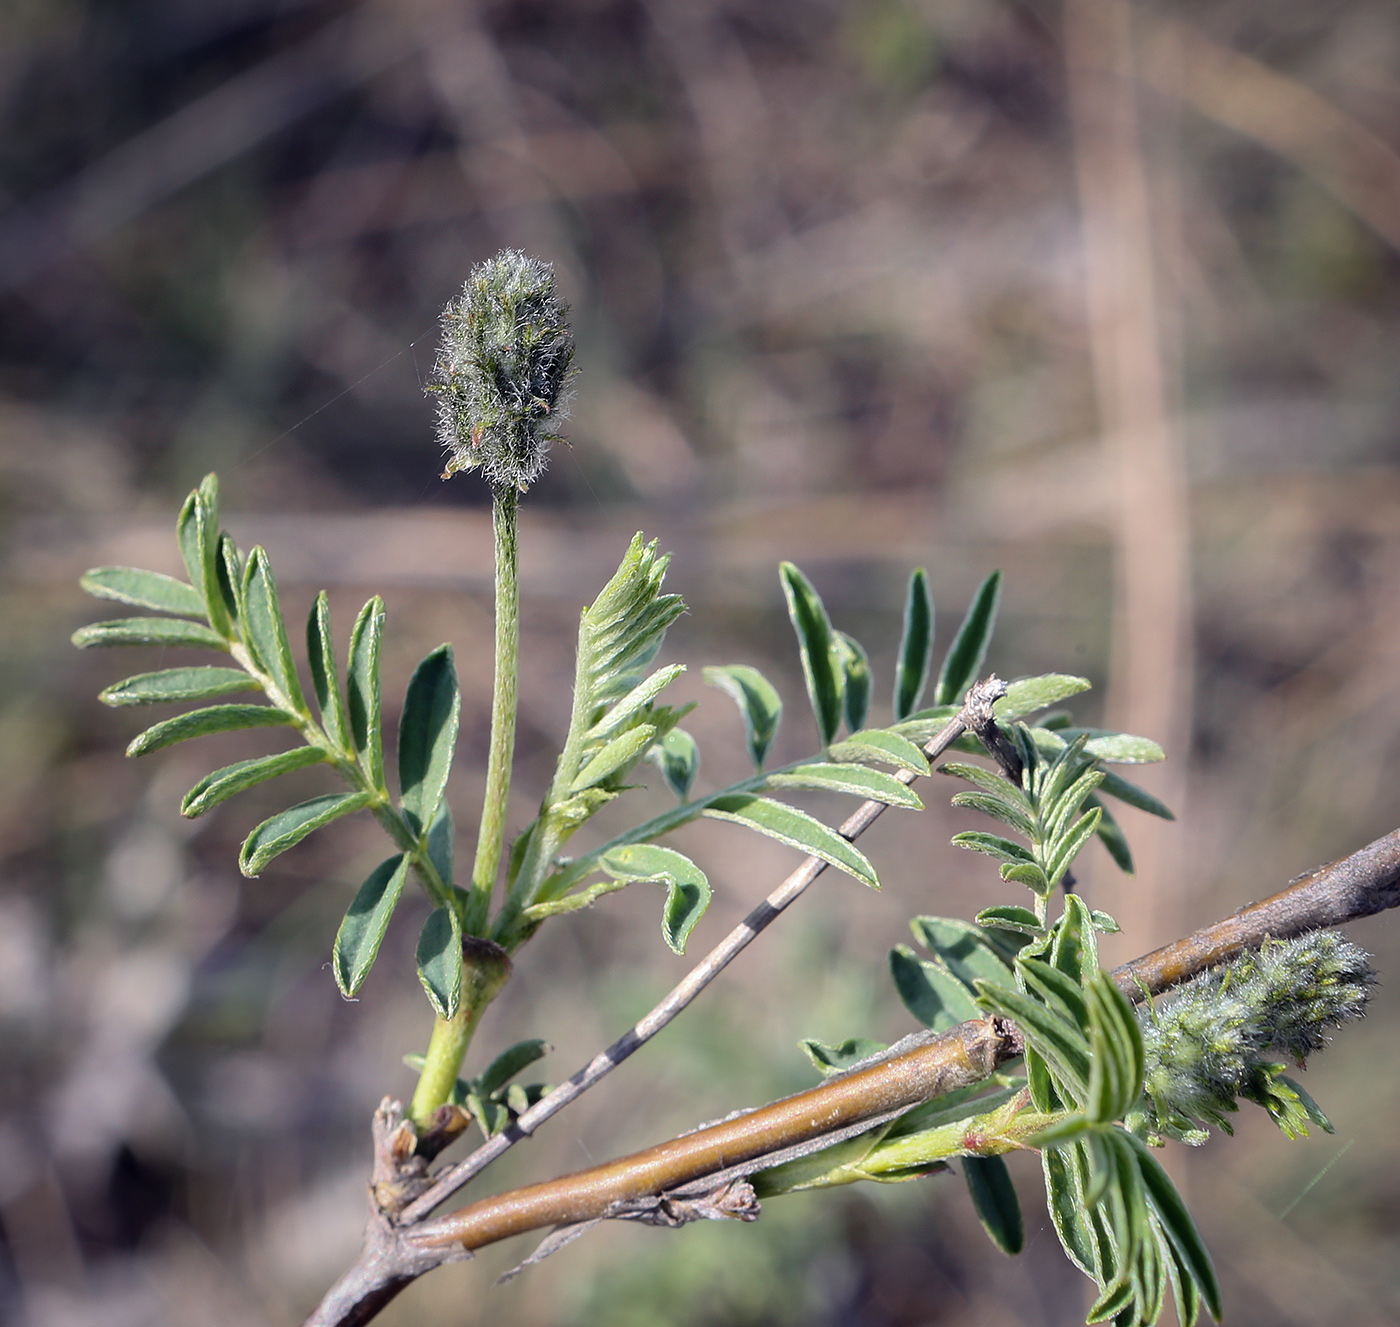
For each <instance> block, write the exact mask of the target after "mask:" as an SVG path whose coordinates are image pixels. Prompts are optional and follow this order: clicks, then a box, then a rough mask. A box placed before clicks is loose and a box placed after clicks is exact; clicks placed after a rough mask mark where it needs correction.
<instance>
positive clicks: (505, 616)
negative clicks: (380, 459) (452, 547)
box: [465, 484, 520, 935]
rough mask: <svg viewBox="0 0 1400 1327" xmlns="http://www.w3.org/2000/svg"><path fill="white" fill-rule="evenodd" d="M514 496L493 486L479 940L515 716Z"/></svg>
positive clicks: (476, 914)
mask: <svg viewBox="0 0 1400 1327" xmlns="http://www.w3.org/2000/svg"><path fill="white" fill-rule="evenodd" d="M519 508H520V495H519V493H518V492H517V491H516V489H515V487H514V485H509V484H507V485H498V486H497V487H496V489H495V493H494V499H493V503H492V509H491V515H492V524H493V526H494V528H495V532H496V660H495V678H494V682H493V690H492V695H491V749H490V753H489V755H488V757H487V762H486V796H485V798H484V800H483V802H482V806H481V825H480V827H479V829H478V830H477V836H476V859H475V861H473V863H472V883H471V898H470V901H469V902H468V904H467V915H466V925H465V929H466V931H467V932H468V934H471V935H480V934H482V933H484V931H485V929H486V920H487V916H488V914H489V912H490V908H491V894H492V891H493V890H494V889H495V885H496V873H497V871H498V870H499V869H500V865H501V845H502V843H503V842H504V841H505V826H506V802H507V800H508V798H509V796H510V774H511V762H512V759H513V757H514V754H515V711H516V692H517V680H518V674H519V655H520V565H519V564H520V556H519V540H518V513H519Z"/></svg>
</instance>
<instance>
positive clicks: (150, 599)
mask: <svg viewBox="0 0 1400 1327" xmlns="http://www.w3.org/2000/svg"><path fill="white" fill-rule="evenodd" d="M78 584H79V585H81V586H82V587H83V589H84V590H86V591H87V592H88V593H89V594H91V595H95V596H96V597H97V598H98V599H115V600H116V601H117V602H118V603H121V604H131V605H132V606H133V607H135V608H151V609H154V610H155V611H156V612H157V613H176V614H178V615H179V616H180V617H194V618H200V617H203V616H204V600H202V599H201V598H200V597H199V595H198V594H196V593H195V591H194V589H193V587H192V586H189V585H186V584H185V582H184V581H177V580H176V579H175V578H174V577H173V576H163V575H161V573H160V572H158V571H140V570H138V569H137V568H136V567H94V568H93V569H92V570H91V571H88V572H84V573H83V577H82V579H81V580H80V581H79V582H78Z"/></svg>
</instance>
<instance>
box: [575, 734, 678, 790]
mask: <svg viewBox="0 0 1400 1327" xmlns="http://www.w3.org/2000/svg"><path fill="white" fill-rule="evenodd" d="M655 736H656V728H655V726H654V725H653V724H649V723H644V724H640V725H639V726H638V727H636V728H629V729H628V730H627V731H626V732H625V733H621V734H619V735H618V736H617V737H614V738H613V739H612V741H610V742H607V743H605V744H604V745H603V747H602V749H601V750H599V751H598V752H597V753H596V754H594V755H593V756H592V757H591V758H590V759H589V761H588V763H587V764H585V765H584V767H583V768H582V769H581V770H579V772H578V774H577V775H575V777H574V781H573V782H572V783H571V784H570V785H569V789H568V791H569V794H570V796H572V795H573V794H575V793H579V792H582V791H583V790H584V789H586V788H592V787H594V786H595V785H597V784H600V783H602V782H603V780H604V779H608V778H611V777H612V776H613V775H615V774H620V773H623V772H625V771H626V770H627V769H628V768H629V767H630V766H631V765H632V764H634V763H635V762H636V761H638V760H640V759H641V758H642V756H643V755H645V754H646V749H647V748H648V747H649V746H650V745H651V742H652V738H654V737H655Z"/></svg>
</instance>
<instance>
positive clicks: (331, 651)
mask: <svg viewBox="0 0 1400 1327" xmlns="http://www.w3.org/2000/svg"><path fill="white" fill-rule="evenodd" d="M306 657H307V659H308V660H309V661H310V663H311V688H312V690H313V691H314V692H315V694H316V706H317V708H318V709H319V710H320V711H321V726H322V727H323V728H325V730H326V736H327V737H329V738H330V739H331V741H332V742H334V743H335V744H336V746H337V747H339V748H340V749H341V750H342V751H347V752H349V751H352V750H353V747H352V745H351V738H350V720H349V718H348V717H347V715H346V713H345V701H344V700H343V699H342V698H341V694H340V670H339V669H338V668H337V667H336V662H335V645H334V642H333V641H332V640H331V605H330V599H329V597H328V596H327V594H326V592H325V591H324V590H322V591H321V593H320V594H318V595H317V596H316V602H315V603H314V604H312V605H311V613H310V615H309V616H308V617H307V619H306Z"/></svg>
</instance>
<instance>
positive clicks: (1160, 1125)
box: [1128, 931, 1376, 1144]
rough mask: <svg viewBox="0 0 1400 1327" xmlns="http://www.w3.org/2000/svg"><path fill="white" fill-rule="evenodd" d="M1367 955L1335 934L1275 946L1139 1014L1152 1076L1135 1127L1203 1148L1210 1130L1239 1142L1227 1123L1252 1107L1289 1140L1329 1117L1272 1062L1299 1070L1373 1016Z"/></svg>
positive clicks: (1148, 1074) (1153, 1135)
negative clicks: (1328, 1036)
mask: <svg viewBox="0 0 1400 1327" xmlns="http://www.w3.org/2000/svg"><path fill="white" fill-rule="evenodd" d="M1375 980H1376V978H1375V974H1374V973H1373V972H1372V971H1371V968H1370V964H1369V961H1368V959H1367V955H1366V953H1365V952H1364V951H1363V950H1362V949H1360V948H1358V947H1357V946H1356V945H1354V944H1352V943H1351V942H1350V941H1348V940H1345V939H1343V938H1342V937H1341V936H1339V935H1337V934H1335V933H1334V932H1331V931H1315V932H1313V933H1312V934H1310V935H1304V936H1299V937H1298V938H1297V939H1294V940H1286V941H1269V942H1267V943H1266V944H1265V945H1264V947H1263V948H1262V949H1260V950H1259V951H1258V952H1257V953H1247V954H1241V955H1240V956H1239V957H1238V958H1236V959H1233V960H1232V961H1231V962H1229V963H1226V964H1223V965H1222V966H1220V967H1218V968H1215V969H1213V970H1211V971H1210V972H1207V973H1204V974H1202V975H1201V976H1199V977H1196V978H1195V979H1194V980H1192V981H1189V982H1186V983H1185V984H1184V985H1182V986H1181V987H1179V988H1178V989H1177V990H1176V991H1175V992H1173V993H1172V996H1171V998H1170V999H1168V1000H1164V1001H1162V1002H1160V1003H1158V1004H1157V1005H1156V1006H1155V1007H1153V1006H1150V1005H1149V1006H1147V1007H1144V1008H1143V1009H1141V1010H1140V1011H1139V1018H1140V1020H1141V1022H1142V1033H1143V1041H1144V1044H1145V1046H1144V1048H1145V1050H1146V1059H1147V1072H1146V1075H1145V1078H1144V1082H1143V1091H1144V1097H1143V1100H1142V1102H1141V1104H1140V1105H1139V1106H1138V1108H1137V1109H1136V1111H1135V1112H1134V1114H1133V1116H1132V1117H1130V1119H1129V1120H1128V1125H1129V1127H1130V1128H1132V1129H1133V1130H1134V1131H1135V1132H1138V1133H1140V1134H1143V1135H1144V1136H1146V1137H1149V1138H1151V1139H1153V1140H1160V1139H1161V1138H1164V1137H1165V1138H1176V1139H1179V1140H1180V1141H1182V1142H1187V1143H1193V1144H1194V1143H1202V1142H1204V1141H1205V1139H1206V1137H1207V1136H1208V1133H1207V1130H1206V1129H1205V1128H1204V1127H1203V1126H1204V1125H1207V1124H1213V1125H1216V1126H1217V1127H1219V1128H1221V1129H1223V1130H1225V1132H1226V1133H1230V1132H1232V1130H1231V1129H1230V1125H1229V1123H1228V1122H1227V1120H1226V1119H1225V1116H1226V1115H1227V1114H1228V1113H1230V1112H1233V1111H1235V1110H1236V1109H1237V1106H1236V1100H1237V1099H1238V1098H1240V1097H1244V1098H1246V1099H1247V1100H1251V1101H1255V1102H1257V1103H1258V1104H1259V1105H1261V1106H1263V1107H1264V1108H1265V1109H1266V1110H1267V1111H1268V1112H1269V1114H1270V1115H1271V1116H1272V1117H1273V1119H1274V1121H1275V1122H1276V1123H1277V1124H1278V1126H1279V1127H1280V1128H1281V1129H1283V1130H1284V1132H1285V1133H1287V1134H1289V1135H1290V1136H1296V1135H1298V1134H1306V1133H1307V1125H1308V1123H1310V1122H1311V1123H1314V1124H1318V1125H1320V1126H1321V1127H1322V1128H1324V1129H1327V1130H1328V1131H1329V1132H1330V1130H1331V1126H1330V1125H1329V1124H1328V1123H1327V1119H1326V1117H1325V1116H1324V1115H1323V1114H1322V1112H1321V1111H1320V1110H1319V1109H1318V1108H1317V1106H1316V1105H1314V1103H1313V1102H1312V1101H1311V1099H1310V1098H1309V1097H1308V1096H1307V1094H1306V1093H1305V1092H1304V1091H1303V1090H1302V1088H1300V1087H1299V1086H1298V1085H1297V1084H1296V1083H1294V1082H1292V1081H1291V1080H1290V1079H1288V1078H1285V1077H1284V1076H1283V1071H1284V1069H1285V1067H1286V1066H1285V1065H1283V1064H1281V1063H1279V1062H1278V1061H1277V1060H1274V1059H1271V1058H1270V1056H1269V1054H1268V1052H1269V1051H1275V1052H1279V1051H1281V1052H1284V1053H1285V1054H1287V1055H1288V1056H1289V1057H1291V1058H1292V1059H1293V1060H1295V1061H1296V1062H1297V1063H1298V1064H1299V1065H1301V1064H1302V1063H1303V1061H1304V1060H1305V1059H1306V1058H1307V1056H1308V1055H1309V1054H1310V1053H1311V1052H1313V1051H1315V1050H1319V1049H1320V1048H1321V1047H1322V1045H1323V1043H1324V1041H1325V1036H1324V1033H1325V1031H1326V1029H1328V1028H1330V1027H1335V1026H1337V1025H1338V1024H1340V1023H1344V1022H1346V1021H1347V1020H1349V1019H1353V1018H1359V1017H1361V1015H1362V1014H1363V1013H1364V1012H1365V1007H1366V1001H1367V999H1368V998H1369V995H1370V987H1371V986H1372V984H1373V983H1374V982H1375Z"/></svg>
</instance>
